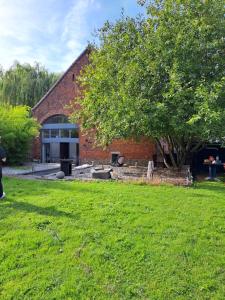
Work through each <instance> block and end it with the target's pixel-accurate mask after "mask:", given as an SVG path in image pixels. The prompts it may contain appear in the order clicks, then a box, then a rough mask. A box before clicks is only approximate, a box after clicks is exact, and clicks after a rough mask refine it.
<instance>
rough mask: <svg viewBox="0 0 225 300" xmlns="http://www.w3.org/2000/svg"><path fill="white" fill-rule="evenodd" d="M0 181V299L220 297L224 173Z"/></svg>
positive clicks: (224, 276) (224, 288) (224, 293)
mask: <svg viewBox="0 0 225 300" xmlns="http://www.w3.org/2000/svg"><path fill="white" fill-rule="evenodd" d="M5 188H6V191H7V195H8V196H7V199H6V200H4V201H2V202H1V203H0V299H45V300H46V299H224V297H225V285H224V283H225V251H224V249H225V186H224V183H205V182H204V183H201V184H198V185H197V186H196V187H194V188H177V187H169V186H160V187H151V186H140V185H134V184H119V183H113V182H109V183H106V182H101V183H100V182H95V183H82V182H40V181H30V180H27V181H26V180H18V179H7V178H6V179H5Z"/></svg>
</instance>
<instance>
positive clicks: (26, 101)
mask: <svg viewBox="0 0 225 300" xmlns="http://www.w3.org/2000/svg"><path fill="white" fill-rule="evenodd" d="M59 75H60V74H57V73H51V72H48V71H47V70H46V69H45V67H43V66H42V65H41V64H40V63H35V64H34V66H32V65H30V64H28V63H25V64H21V63H19V62H17V61H16V62H15V63H14V64H13V65H12V66H11V67H10V68H9V69H8V70H3V68H2V67H1V66H0V105H2V104H10V105H12V106H16V105H26V106H29V107H33V106H34V105H35V104H36V103H37V102H38V101H39V100H40V99H41V98H42V97H43V96H44V94H45V93H46V92H47V91H48V90H49V88H50V87H51V86H52V85H53V84H54V83H55V81H56V80H57V79H58V78H59Z"/></svg>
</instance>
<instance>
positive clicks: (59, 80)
mask: <svg viewBox="0 0 225 300" xmlns="http://www.w3.org/2000/svg"><path fill="white" fill-rule="evenodd" d="M89 51H90V47H89V46H88V47H87V48H86V49H85V50H84V51H83V52H82V53H81V54H80V55H79V56H78V58H76V60H75V61H74V62H73V63H72V65H70V66H69V68H68V69H67V70H66V71H65V72H64V73H63V75H62V76H61V77H60V78H59V79H58V80H57V81H56V82H55V83H54V84H53V86H52V87H51V88H50V89H49V90H48V91H47V93H46V94H45V95H44V96H43V97H42V98H41V100H40V101H39V102H38V103H37V104H35V106H34V107H33V108H32V111H34V110H35V109H36V108H37V107H38V106H39V105H40V104H41V103H42V102H43V101H44V100H45V99H46V97H47V96H48V95H49V94H50V93H51V92H52V91H53V90H54V88H55V87H56V86H57V85H58V84H59V83H60V82H61V81H62V80H63V78H64V77H65V76H66V74H67V73H68V72H69V71H70V69H71V68H73V66H74V65H75V64H76V63H77V62H78V61H79V60H80V58H81V57H82V56H83V55H85V54H86V53H88V52H89Z"/></svg>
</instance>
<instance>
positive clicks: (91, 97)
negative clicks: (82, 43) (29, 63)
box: [74, 0, 225, 167]
mask: <svg viewBox="0 0 225 300" xmlns="http://www.w3.org/2000/svg"><path fill="white" fill-rule="evenodd" d="M139 2H141V4H142V5H144V4H146V9H147V17H146V18H141V17H138V18H136V19H132V18H127V17H124V16H122V17H121V19H120V20H118V21H117V22H116V23H115V24H110V23H106V24H105V26H104V27H103V28H102V29H101V30H100V31H99V40H100V43H99V46H97V47H95V50H94V51H92V53H91V55H90V64H89V65H88V66H87V67H86V68H85V69H84V71H83V72H82V75H81V77H80V83H81V85H82V86H83V88H84V93H83V97H82V99H79V100H78V101H79V103H80V105H81V110H80V112H79V113H77V112H76V113H75V114H74V116H75V118H76V119H77V120H78V119H79V120H80V122H81V124H82V127H83V129H86V130H89V129H91V128H94V129H95V131H96V133H97V140H98V141H99V143H101V144H102V145H105V144H107V143H109V142H111V141H112V139H114V138H117V137H122V138H129V137H137V138H138V137H140V136H149V137H152V138H154V139H155V141H156V143H157V144H158V147H159V150H160V151H161V153H162V155H163V156H164V162H165V164H166V166H167V167H170V166H173V167H181V166H182V165H183V164H184V163H185V162H186V160H187V157H188V155H190V153H193V152H195V151H197V150H198V149H200V148H201V147H202V146H203V145H204V143H206V142H208V141H210V140H212V139H218V138H223V137H224V136H225V126H224V123H225V55H224V53H225V17H224V16H225V2H224V0H210V1H207V0H205V1H203V0H202V1H200V0H158V1H157V0H155V1H149V2H148V1H139ZM162 141H163V143H162ZM165 142H166V143H167V144H168V150H169V159H168V160H167V159H166V155H165V151H164V148H163V144H164V143H165Z"/></svg>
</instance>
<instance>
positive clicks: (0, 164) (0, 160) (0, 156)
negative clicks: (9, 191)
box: [0, 137, 6, 199]
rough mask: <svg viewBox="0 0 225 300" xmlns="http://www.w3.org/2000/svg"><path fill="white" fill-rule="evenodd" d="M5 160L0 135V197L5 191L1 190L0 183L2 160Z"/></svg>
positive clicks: (2, 196) (3, 196) (0, 180)
mask: <svg viewBox="0 0 225 300" xmlns="http://www.w3.org/2000/svg"><path fill="white" fill-rule="evenodd" d="M5 161H6V153H5V150H4V149H3V148H2V147H1V137H0V199H3V198H5V193H4V192H3V185H2V162H5Z"/></svg>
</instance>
